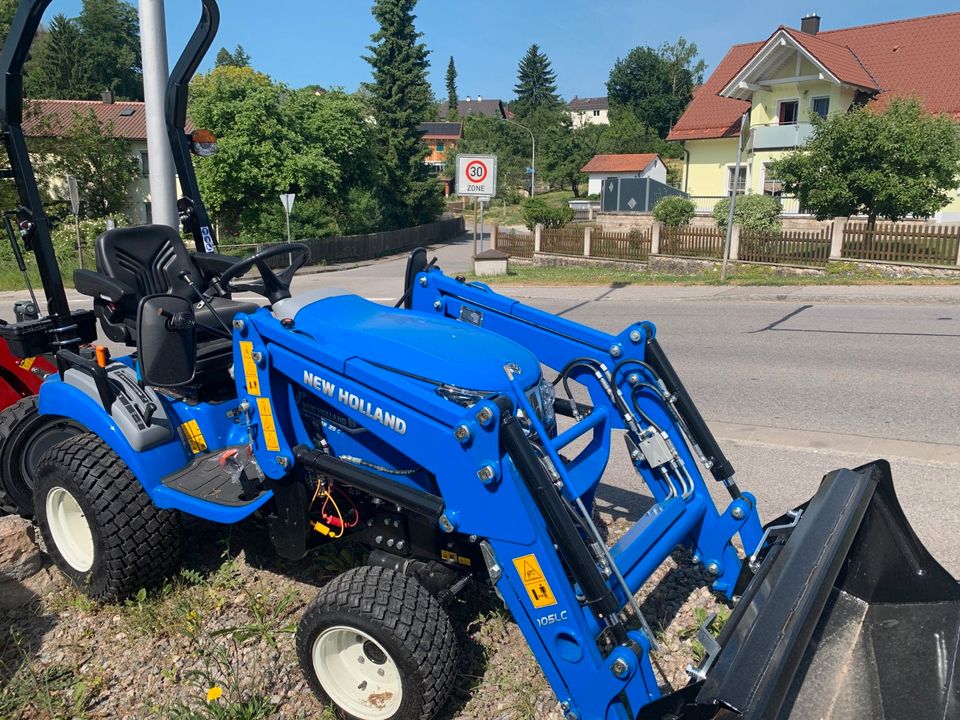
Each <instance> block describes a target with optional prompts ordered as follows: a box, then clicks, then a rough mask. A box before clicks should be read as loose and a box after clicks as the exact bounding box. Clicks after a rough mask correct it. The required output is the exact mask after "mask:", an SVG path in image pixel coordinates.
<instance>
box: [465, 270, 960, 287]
mask: <svg viewBox="0 0 960 720" xmlns="http://www.w3.org/2000/svg"><path fill="white" fill-rule="evenodd" d="M781 272H782V271H780V269H779V268H775V267H768V266H763V265H753V266H749V267H747V266H741V267H740V268H738V269H736V270H731V271H730V272H729V273H728V275H727V279H726V280H721V279H720V271H719V270H705V271H703V272H699V273H693V274H682V275H681V274H674V273H658V272H649V271H647V270H646V269H638V270H632V269H621V268H611V267H595V266H568V267H547V266H539V265H514V266H513V267H511V268H510V272H509V273H508V274H506V275H498V276H494V277H482V278H478V277H477V276H475V275H473V274H468V275H467V279H468V280H477V281H480V282H484V283H486V284H488V285H613V284H617V285H742V286H759V285H772V286H793V285H958V284H960V278H937V277H904V278H893V277H889V276H887V275H883V274H882V273H879V272H869V271H860V270H856V269H852V268H845V267H842V266H841V267H840V268H839V269H838V270H834V269H831V270H830V271H828V272H826V273H825V274H823V275H784V274H780V273H781Z"/></svg>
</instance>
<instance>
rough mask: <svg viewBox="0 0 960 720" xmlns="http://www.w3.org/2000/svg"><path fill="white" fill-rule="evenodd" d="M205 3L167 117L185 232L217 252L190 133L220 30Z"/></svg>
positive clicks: (171, 90)
mask: <svg viewBox="0 0 960 720" xmlns="http://www.w3.org/2000/svg"><path fill="white" fill-rule="evenodd" d="M48 1H49V0H48ZM202 4H203V10H202V13H201V15H200V22H199V23H198V24H197V29H196V30H194V31H193V35H192V36H191V37H190V41H189V42H188V43H187V46H186V48H184V50H183V54H182V55H181V56H180V59H179V60H178V61H177V64H176V65H175V66H174V68H173V72H172V73H171V74H170V80H169V82H168V83H167V104H166V108H165V115H166V123H167V136H168V138H169V140H170V148H171V150H172V151H173V162H174V165H176V168H177V175H179V177H180V188H181V191H182V193H183V197H182V198H181V200H180V202H178V203H177V206H178V209H179V211H180V220H181V222H182V223H183V229H184V230H185V231H186V232H188V233H190V235H192V236H193V241H194V243H195V244H196V246H197V251H198V252H213V251H214V250H215V249H216V242H217V240H216V237H215V235H214V232H213V228H212V227H211V225H210V218H209V216H208V215H207V209H206V207H205V206H204V204H203V199H202V198H201V197H200V187H199V185H198V184H197V174H196V171H195V170H194V168H193V158H192V156H191V152H190V144H191V139H190V136H189V135H187V132H186V125H187V97H188V94H189V90H190V80H191V79H192V78H193V76H194V74H195V73H196V72H197V68H198V67H199V66H200V62H201V60H203V57H204V55H206V54H207V51H208V50H209V49H210V46H211V45H212V44H213V41H214V39H215V38H216V36H217V30H218V29H219V28H220V8H219V6H218V5H217V3H216V0H202Z"/></svg>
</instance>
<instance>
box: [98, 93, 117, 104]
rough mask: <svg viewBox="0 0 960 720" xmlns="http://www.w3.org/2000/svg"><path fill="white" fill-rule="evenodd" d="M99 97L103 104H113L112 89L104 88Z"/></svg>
mask: <svg viewBox="0 0 960 720" xmlns="http://www.w3.org/2000/svg"><path fill="white" fill-rule="evenodd" d="M100 99H101V100H102V101H103V104H104V105H113V101H114V97H113V90H104V91H103V92H102V93H100Z"/></svg>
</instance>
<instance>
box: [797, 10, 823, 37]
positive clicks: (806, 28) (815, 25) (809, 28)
mask: <svg viewBox="0 0 960 720" xmlns="http://www.w3.org/2000/svg"><path fill="white" fill-rule="evenodd" d="M800 32H804V33H806V34H807V35H816V34H817V33H818V32H820V16H819V15H817V14H816V13H810V14H809V15H804V16H803V18H801V19H800Z"/></svg>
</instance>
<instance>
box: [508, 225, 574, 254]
mask: <svg viewBox="0 0 960 720" xmlns="http://www.w3.org/2000/svg"><path fill="white" fill-rule="evenodd" d="M533 245H534V239H533V233H507V232H505V231H503V230H501V231H500V232H499V234H498V235H497V250H502V251H503V252H505V253H507V254H508V255H512V256H513V257H519V258H532V257H533ZM582 251H583V247H582V245H581V252H582Z"/></svg>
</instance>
